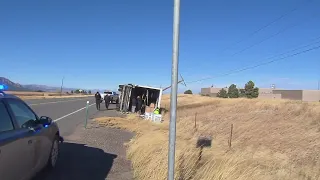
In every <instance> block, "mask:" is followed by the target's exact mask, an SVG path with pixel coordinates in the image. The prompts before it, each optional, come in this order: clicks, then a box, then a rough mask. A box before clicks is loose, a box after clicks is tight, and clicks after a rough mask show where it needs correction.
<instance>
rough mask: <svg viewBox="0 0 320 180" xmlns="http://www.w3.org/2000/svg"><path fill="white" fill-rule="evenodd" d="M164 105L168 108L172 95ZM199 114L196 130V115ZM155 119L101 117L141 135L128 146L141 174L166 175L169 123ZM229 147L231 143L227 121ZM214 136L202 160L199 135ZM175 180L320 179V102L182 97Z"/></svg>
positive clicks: (104, 121) (146, 178)
mask: <svg viewBox="0 0 320 180" xmlns="http://www.w3.org/2000/svg"><path fill="white" fill-rule="evenodd" d="M163 107H166V108H167V109H169V96H164V98H163ZM195 113H197V131H195V129H194V118H195ZM164 119H165V122H164V123H162V124H153V123H151V122H148V121H145V120H141V119H139V118H137V117H135V116H132V115H131V116H129V117H128V118H99V119H96V120H97V121H98V122H100V123H101V124H104V125H112V126H114V127H121V128H124V129H127V130H130V131H134V132H136V134H137V135H136V137H135V138H134V139H132V140H131V142H129V143H128V157H129V158H130V159H131V161H132V165H133V168H134V176H135V178H136V179H141V180H150V179H155V180H157V179H159V180H160V179H161V180H164V179H166V177H167V161H168V160H167V153H168V121H169V113H166V114H164ZM231 124H233V126H234V129H233V131H234V133H233V139H232V148H231V149H229V147H228V138H229V134H230V125H231ZM202 135H206V136H212V138H213V141H212V147H211V148H204V149H203V153H202V158H201V160H200V161H198V157H199V151H200V150H199V149H198V148H196V147H195V144H196V141H197V138H198V137H199V136H202ZM176 143H177V145H176V148H177V149H176V172H175V174H176V179H179V180H189V179H193V180H215V179H225V180H234V179H240V180H246V179H255V180H256V179H259V180H271V179H272V180H273V179H279V180H280V179H281V180H282V179H284V180H291V179H306V180H313V179H315V180H316V179H320V159H319V152H320V104H319V103H304V102H298V101H286V100H262V99H251V100H249V99H217V98H210V97H202V96H197V95H179V98H178V118H177V142H176Z"/></svg>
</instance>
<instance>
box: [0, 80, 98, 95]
mask: <svg viewBox="0 0 320 180" xmlns="http://www.w3.org/2000/svg"><path fill="white" fill-rule="evenodd" d="M0 84H5V85H7V87H8V89H7V90H8V91H45V92H57V91H60V88H61V87H52V86H46V85H38V84H26V85H22V84H19V83H15V82H12V81H10V80H9V79H7V78H5V77H0ZM76 89H80V88H66V87H63V92H70V91H74V90H76ZM96 91H100V90H97V89H92V90H91V92H96Z"/></svg>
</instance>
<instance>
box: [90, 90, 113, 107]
mask: <svg viewBox="0 0 320 180" xmlns="http://www.w3.org/2000/svg"><path fill="white" fill-rule="evenodd" d="M94 97H95V99H96V108H97V110H98V111H100V103H101V102H102V97H101V94H100V93H99V92H96V94H95V95H94ZM110 100H111V98H110V95H109V94H106V95H105V96H104V103H105V106H106V109H109V104H110Z"/></svg>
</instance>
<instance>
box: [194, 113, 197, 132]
mask: <svg viewBox="0 0 320 180" xmlns="http://www.w3.org/2000/svg"><path fill="white" fill-rule="evenodd" d="M194 129H195V130H197V113H195V115H194Z"/></svg>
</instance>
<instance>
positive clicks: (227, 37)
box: [0, 0, 320, 91]
mask: <svg viewBox="0 0 320 180" xmlns="http://www.w3.org/2000/svg"><path fill="white" fill-rule="evenodd" d="M305 2H306V0H281V1H279V0H270V1H256V0H243V1H231V0H224V1H222V0H220V1H213V0H197V1H195V0H182V1H181V22H180V24H181V26H180V61H179V72H180V73H181V74H182V75H183V76H184V79H185V80H186V81H187V82H190V81H195V80H198V79H202V78H208V77H215V76H217V75H219V74H224V73H227V72H229V71H230V70H234V69H239V68H243V67H247V66H251V65H255V64H258V63H261V62H264V61H268V60H266V58H267V57H270V56H274V55H277V54H279V53H282V52H286V51H288V50H291V49H292V48H296V47H299V46H301V45H304V44H308V43H310V42H314V41H313V40H314V39H315V38H317V37H320V33H319V32H320V21H319V17H320V13H319V8H318V7H320V1H316V0H313V1H310V2H308V3H305ZM295 7H298V9H297V10H296V11H294V12H292V13H289V14H288V15H286V16H285V17H284V18H282V19H281V20H279V21H277V22H275V23H273V24H272V25H270V26H269V27H267V28H265V29H263V30H261V31H260V32H259V33H257V34H255V35H253V36H250V34H251V33H252V32H254V31H256V30H257V29H259V28H261V27H263V26H265V25H266V24H267V23H269V22H271V21H273V20H274V19H277V18H278V17H280V16H281V15H283V14H286V13H288V12H289V11H290V10H291V9H293V8H295ZM172 24H173V0H161V1H160V0H153V1H151V0H148V1H147V0H143V1H142V0H135V1H132V0H123V1H120V0H99V1H97V0H92V1H87V0H55V1H49V0H37V1H35V0H28V1H25V0H10V1H5V0H0V63H1V67H5V68H1V73H0V76H4V77H7V78H9V79H11V80H12V81H15V82H19V83H22V84H45V85H51V86H59V85H60V82H61V78H62V77H63V76H65V86H67V87H81V88H88V89H93V88H102V89H116V88H117V85H118V84H121V83H130V82H132V83H137V84H143V85H152V86H160V85H161V86H162V87H164V86H167V85H170V83H171V74H170V73H171V61H172ZM279 31H280V32H281V33H278V32H279ZM274 34H275V35H274ZM270 36H271V37H272V38H269V39H268V37H270ZM266 38H267V39H268V40H265V41H264V42H262V43H259V44H257V43H258V42H260V41H262V40H263V39H266ZM240 40H241V42H240V43H236V42H238V41H240ZM318 40H319V39H318ZM254 44H256V45H254ZM252 45H254V46H252ZM317 45H318V46H319V45H320V43H318V44H315V45H314V46H310V47H315V46H317ZM250 46H252V47H251V48H247V47H250ZM310 47H308V48H310ZM245 48H247V49H246V50H245V51H243V52H240V51H241V50H243V49H245ZM304 49H307V48H304ZM304 49H301V50H304ZM237 52H240V53H238V54H236V55H234V54H235V53H237ZM297 52H298V51H297ZM319 58H320V50H319V49H317V50H314V51H310V52H308V53H305V54H301V55H299V56H294V57H292V58H288V59H286V60H284V61H279V62H275V63H272V64H269V65H266V66H261V67H259V68H256V69H251V70H248V71H243V72H241V73H236V74H233V75H230V76H224V77H217V78H213V79H210V80H205V81H199V82H196V83H187V85H188V88H191V89H192V90H194V91H199V90H200V88H201V87H206V86H211V85H214V86H216V87H222V86H227V85H229V84H231V83H236V84H237V85H239V86H242V85H243V84H244V83H245V82H247V81H248V80H253V81H254V82H256V85H257V86H260V87H269V86H270V84H273V83H274V84H276V86H277V87H279V88H289V89H300V88H304V89H316V88H317V86H318V85H317V82H318V79H320V70H319V68H320V59H319ZM181 90H183V88H181Z"/></svg>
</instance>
